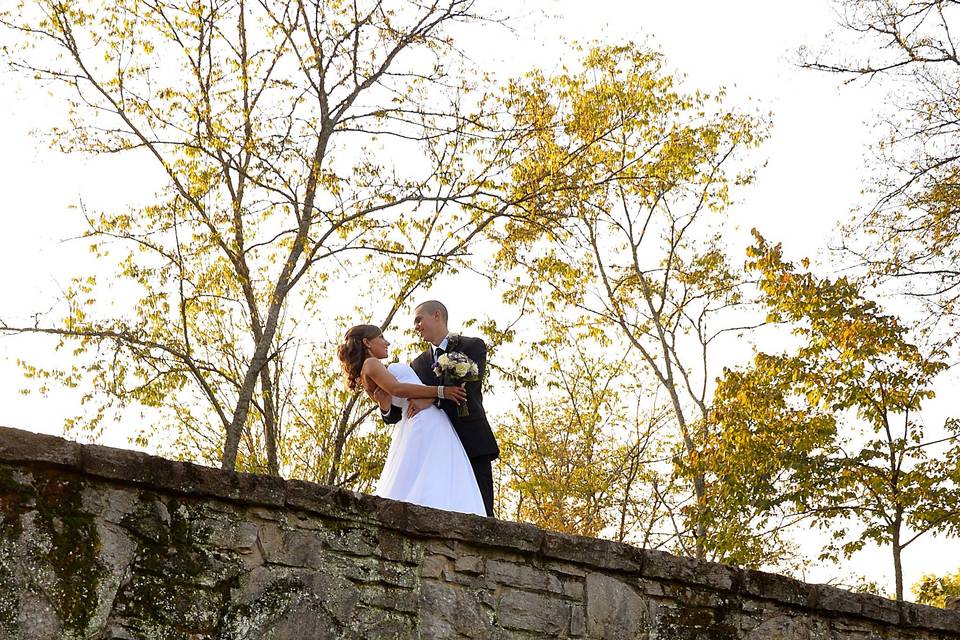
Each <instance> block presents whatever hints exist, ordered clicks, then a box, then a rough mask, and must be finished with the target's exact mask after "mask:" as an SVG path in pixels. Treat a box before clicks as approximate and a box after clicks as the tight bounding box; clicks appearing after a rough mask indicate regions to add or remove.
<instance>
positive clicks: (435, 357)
mask: <svg viewBox="0 0 960 640" xmlns="http://www.w3.org/2000/svg"><path fill="white" fill-rule="evenodd" d="M444 353H446V351H444V350H443V349H441V348H440V347H437V348H436V349H434V350H433V361H434V362H436V361H437V360H439V359H440V356H442V355H443V354H444Z"/></svg>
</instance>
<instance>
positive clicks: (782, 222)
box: [0, 0, 960, 586]
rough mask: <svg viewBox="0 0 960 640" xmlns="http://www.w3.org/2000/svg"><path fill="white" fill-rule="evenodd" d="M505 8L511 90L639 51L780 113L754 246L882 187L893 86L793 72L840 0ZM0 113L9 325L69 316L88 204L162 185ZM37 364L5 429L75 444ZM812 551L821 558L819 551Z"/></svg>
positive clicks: (880, 561)
mask: <svg viewBox="0 0 960 640" xmlns="http://www.w3.org/2000/svg"><path fill="white" fill-rule="evenodd" d="M480 4H481V5H482V4H483V3H482V2H481V3H480ZM497 5H499V7H500V8H501V9H503V10H505V11H509V12H510V13H511V14H514V15H517V17H516V18H515V19H514V21H513V23H512V24H513V30H512V31H511V30H507V29H503V28H498V27H495V26H491V27H489V28H485V29H483V30H475V29H472V30H470V31H469V32H468V37H467V40H466V41H465V42H463V43H462V46H463V48H464V50H465V51H466V52H467V53H468V55H470V56H471V57H472V58H473V59H475V60H476V61H477V62H478V63H479V64H481V66H483V67H484V68H489V69H493V70H495V71H496V72H497V74H498V75H499V76H500V77H502V78H505V77H507V76H509V75H513V74H518V73H521V72H523V71H524V70H526V69H528V68H530V67H531V66H534V65H536V66H540V67H542V68H544V69H546V70H547V71H549V70H551V69H555V68H558V67H559V66H560V65H561V64H562V63H563V62H564V61H570V58H569V55H570V54H569V47H568V46H567V45H568V43H570V42H574V41H579V42H581V43H589V42H590V41H592V40H602V41H605V42H615V41H622V40H633V41H636V42H640V43H647V44H649V45H651V46H653V47H656V48H658V49H660V50H661V51H662V52H663V53H664V54H665V57H666V60H667V66H668V69H671V70H674V71H676V72H679V73H682V74H684V75H685V76H686V82H687V83H688V85H689V87H697V88H701V89H704V90H707V91H714V90H716V89H717V88H718V87H720V86H723V87H725V88H726V89H727V92H728V103H729V104H734V105H743V106H745V107H748V108H753V109H756V110H757V111H759V112H761V113H767V112H771V113H772V123H773V127H772V131H771V137H770V139H769V140H768V141H767V142H766V143H765V144H764V145H763V146H762V147H761V148H760V149H759V151H758V152H757V154H758V156H759V157H760V158H762V159H764V160H766V162H767V164H766V166H765V167H764V168H763V169H761V170H760V172H759V174H758V179H757V182H756V184H755V185H753V186H752V187H750V188H748V189H746V190H744V191H742V192H741V193H740V200H739V202H738V203H737V204H736V206H735V207H734V208H733V209H732V211H731V216H732V218H733V219H734V220H735V221H736V223H737V224H738V225H739V226H740V227H741V229H743V231H744V236H746V233H745V232H746V231H748V230H749V229H750V228H751V227H757V228H759V229H760V231H761V232H762V233H763V234H764V235H765V236H766V237H767V238H768V239H769V240H771V241H775V242H783V243H784V245H785V248H786V253H787V256H788V257H789V258H790V259H797V258H799V257H802V256H811V257H816V256H818V255H820V254H821V252H822V250H823V248H824V247H825V246H826V245H827V243H828V241H829V239H830V238H831V235H832V234H834V233H835V228H836V225H837V223H838V222H839V221H840V220H841V219H842V218H844V216H846V215H847V213H848V211H849V210H850V209H851V207H853V206H855V205H856V204H857V203H858V202H859V198H860V195H859V192H860V189H861V187H862V185H863V182H864V180H865V179H867V174H866V172H865V171H866V170H865V168H864V158H865V153H866V146H867V145H868V144H869V143H870V142H871V141H872V140H873V139H874V137H875V135H876V132H875V131H874V130H873V128H872V122H873V121H874V119H875V117H874V115H875V113H876V112H877V110H878V109H880V108H882V106H883V104H882V101H883V96H884V94H883V92H882V91H881V90H880V88H879V87H864V86H861V85H853V86H847V87H841V86H840V84H839V79H838V78H836V77H831V76H826V75H822V74H817V73H813V72H809V71H803V70H800V69H798V68H797V67H796V66H795V65H794V64H793V62H792V60H793V58H794V57H795V56H794V54H795V51H796V50H797V48H798V47H799V46H800V45H803V44H806V45H809V46H810V47H811V48H814V49H816V48H818V47H819V46H820V45H821V44H822V43H823V42H824V41H825V38H826V37H827V34H828V32H829V31H830V30H831V29H834V28H835V18H834V15H833V13H832V10H831V7H830V4H829V3H828V2H826V1H825V0H805V1H804V2H796V1H792V2H788V1H786V0H725V1H723V2H717V1H716V0H695V1H694V0H674V1H671V2H664V1H662V0H660V1H656V2H654V1H650V0H593V1H592V2H583V1H582V0H555V1H552V0H539V1H536V2H526V3H517V2H511V1H510V0H497V3H495V5H494V6H497ZM518 7H519V8H518ZM0 104H3V105H4V106H3V111H2V117H0V140H2V141H3V143H4V149H3V153H2V154H0V187H2V193H3V200H2V203H3V204H2V211H3V233H2V234H0V301H2V302H0V317H3V318H4V319H8V320H11V321H12V320H18V321H22V320H23V318H24V317H26V316H27V315H29V313H37V312H44V311H46V310H48V309H49V308H50V307H51V306H52V305H54V304H56V303H57V300H58V292H59V290H60V287H61V286H62V285H65V283H66V282H67V281H68V280H69V278H70V275H71V274H72V273H75V272H76V271H77V270H83V269H88V268H92V262H91V258H90V256H89V254H88V252H87V248H86V245H85V243H82V242H68V241H66V240H67V239H69V238H71V237H74V236H76V235H77V234H78V233H79V232H80V231H81V229H82V225H81V218H80V212H79V210H78V209H77V208H76V207H79V205H80V204H81V202H84V203H87V204H88V205H90V206H91V208H92V209H97V208H102V207H109V206H122V205H123V204H124V203H129V202H135V201H137V200H139V199H140V198H143V197H149V195H150V193H152V191H153V188H152V187H151V188H145V187H144V184H145V183H148V178H149V168H148V167H147V166H146V165H140V164H137V163H136V162H130V161H128V160H127V159H120V158H109V157H108V158H94V159H90V158H84V157H80V156H64V155H62V154H60V153H57V152H54V151H51V150H50V149H48V148H47V147H46V145H45V144H44V143H43V142H42V141H41V140H40V139H39V138H38V137H36V136H33V135H31V130H33V129H39V130H44V129H46V128H48V127H50V126H51V125H53V124H55V123H58V118H59V117H60V116H61V115H62V113H61V105H59V104H58V103H57V102H56V101H55V100H54V99H52V98H50V97H49V96H48V95H47V92H46V89H45V88H44V87H42V86H39V85H36V84H32V83H30V82H23V81H21V80H19V79H15V78H14V77H13V76H12V74H11V73H10V72H9V71H7V70H6V69H4V70H3V71H2V72H0ZM71 207H73V208H71ZM430 293H431V294H432V295H433V296H435V297H439V298H441V299H444V300H448V301H453V304H452V306H454V307H457V306H458V305H459V306H460V307H466V306H468V305H470V304H473V305H476V304H478V302H477V299H476V297H474V298H472V299H471V300H470V301H468V300H466V299H465V298H464V295H463V293H462V291H461V288H460V287H458V286H457V282H455V281H451V280H449V279H446V280H441V281H440V282H438V283H437V285H436V286H435V287H434V288H433V290H432V291H431V292H430ZM475 293H476V292H475V291H474V290H471V295H473V296H475ZM494 295H495V294H490V296H491V300H490V304H491V305H495V304H496V300H494V299H493V296H494ZM28 356H29V357H30V358H31V359H34V360H37V359H40V360H47V361H49V362H51V363H54V362H62V361H63V360H62V359H63V357H64V356H62V355H55V354H53V353H52V350H51V343H50V341H49V340H47V339H44V338H29V337H28V338H23V337H17V338H9V337H8V338H0V425H4V426H13V427H19V428H25V429H31V430H35V431H43V432H48V433H59V432H60V430H61V425H62V420H63V418H64V417H65V416H66V415H70V414H72V413H75V412H76V411H77V406H76V404H77V402H78V398H79V396H78V394H76V393H73V392H59V391H58V392H54V393H52V394H51V395H50V396H49V397H48V398H41V397H39V396H37V395H36V394H33V395H29V396H23V395H20V394H19V392H18V390H19V388H20V387H21V374H20V372H19V370H18V368H17V367H16V364H15V361H16V358H18V357H28ZM947 409H948V407H946V405H945V403H943V404H938V405H936V407H935V409H934V411H933V412H932V414H931V417H930V418H929V419H930V420H932V421H936V420H942V415H945V412H946V411H947ZM125 438H126V436H125V435H124V434H123V433H122V432H118V431H112V432H111V433H110V434H108V435H107V436H106V437H105V439H104V442H105V443H106V444H111V445H114V446H129V445H128V444H127V442H126V439H125ZM918 544H920V545H922V546H918V547H917V548H916V549H912V550H910V551H908V552H907V553H906V556H905V562H906V583H907V585H908V586H909V584H910V583H912V582H913V581H915V580H916V579H917V578H918V577H919V576H920V575H921V574H922V573H924V572H933V571H936V572H943V571H945V570H955V569H956V566H947V567H945V566H943V558H944V557H945V554H949V555H952V556H953V557H958V556H960V553H957V551H958V548H960V543H957V542H956V541H953V542H949V543H947V542H943V541H940V542H933V541H931V542H927V543H918ZM807 545H808V548H809V549H810V551H811V552H812V555H816V549H815V548H814V547H815V546H816V541H815V539H811V541H810V542H809V543H807ZM888 564H889V562H888V561H887V558H886V555H885V554H884V553H880V552H864V553H862V554H860V555H859V556H858V557H857V558H856V559H855V560H854V561H853V562H852V563H850V566H849V567H846V569H849V570H850V571H851V572H854V573H863V574H867V575H868V576H869V577H871V578H873V579H875V580H878V581H881V582H883V581H885V580H886V577H887V576H888V575H889V571H888V570H887V569H886V567H887V565H888ZM836 576H837V570H836V569H835V568H827V569H823V570H818V569H814V570H812V571H811V573H810V575H808V579H809V580H811V581H818V580H828V579H832V578H834V577H836Z"/></svg>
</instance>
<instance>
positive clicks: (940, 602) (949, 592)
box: [913, 571, 960, 607]
mask: <svg viewBox="0 0 960 640" xmlns="http://www.w3.org/2000/svg"><path fill="white" fill-rule="evenodd" d="M913 595H914V596H916V598H917V602H919V603H920V604H928V605H930V606H932V607H946V606H947V598H960V571H956V572H954V573H947V574H944V575H942V576H937V575H933V574H927V575H925V576H923V577H922V578H920V580H918V581H917V583H916V584H914V585H913Z"/></svg>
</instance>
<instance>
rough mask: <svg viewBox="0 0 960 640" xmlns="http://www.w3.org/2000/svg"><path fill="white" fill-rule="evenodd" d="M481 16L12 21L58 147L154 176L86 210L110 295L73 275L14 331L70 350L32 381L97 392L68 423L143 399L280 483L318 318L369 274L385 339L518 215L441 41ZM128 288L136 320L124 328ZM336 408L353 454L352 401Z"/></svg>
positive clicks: (16, 16)
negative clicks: (289, 411)
mask: <svg viewBox="0 0 960 640" xmlns="http://www.w3.org/2000/svg"><path fill="white" fill-rule="evenodd" d="M473 5H474V2H473V1H472V0H444V1H442V2H432V3H427V4H423V3H419V2H405V3H400V4H399V5H398V6H397V7H396V8H389V7H387V6H385V5H384V4H383V3H381V2H374V1H370V2H359V1H357V2H321V1H310V2H305V1H303V0H282V1H280V2H273V1H271V2H265V1H252V0H223V1H218V2H201V1H199V0H157V1H150V2H144V1H142V0H117V1H116V2H111V3H109V4H108V5H106V6H103V5H102V3H99V2H93V1H84V0H22V1H21V2H19V3H18V5H17V6H16V7H15V8H14V9H12V10H6V11H4V12H3V13H2V14H0V19H2V23H3V24H4V26H5V27H7V28H8V30H10V32H11V33H12V34H13V35H14V36H15V37H16V39H17V41H18V43H19V44H18V46H14V47H12V48H8V49H7V50H6V53H7V56H8V59H9V60H10V62H11V64H13V65H14V67H16V68H17V69H19V70H21V71H23V72H24V73H25V74H28V75H31V76H34V77H36V78H37V79H39V80H41V81H45V82H47V81H49V82H51V83H52V86H53V87H54V88H55V89H56V90H57V91H58V93H57V95H58V96H61V97H63V98H65V99H66V100H67V101H68V103H69V107H70V114H69V118H68V122H67V126H64V127H58V128H55V129H53V131H52V141H53V143H54V144H55V145H57V146H59V147H61V148H64V149H65V150H69V151H77V152H83V153H90V154H126V155H129V156H131V157H132V158H135V159H148V160H149V161H151V162H153V163H154V166H155V167H156V168H157V170H158V175H159V178H157V179H156V181H155V182H153V183H151V185H149V187H148V186H147V185H145V191H147V190H150V189H157V196H156V199H155V200H153V201H150V202H148V203H147V204H145V205H141V206H133V207H131V208H130V209H129V210H128V211H122V212H115V211H109V212H90V213H88V212H84V213H85V215H86V216H87V222H88V225H89V230H88V232H87V233H86V234H85V238H87V239H88V240H89V241H90V243H91V250H92V251H94V252H96V254H97V256H98V257H100V258H102V259H103V260H104V261H109V260H113V259H114V258H116V257H117V254H118V253H119V258H118V259H117V260H116V263H115V266H116V273H115V275H114V276H113V277H112V278H103V277H100V278H98V277H96V276H95V275H94V274H81V275H79V276H78V277H77V278H76V279H75V280H74V282H73V283H72V285H71V286H70V287H69V288H68V290H67V291H66V294H65V302H66V310H65V312H64V313H63V314H62V315H61V316H60V317H57V318H53V319H52V321H49V322H47V323H46V324H39V323H38V324H36V325H30V324H29V323H26V322H24V323H19V324H18V323H14V322H9V321H4V322H0V329H2V330H3V331H6V332H40V333H49V334H52V335H54V336H57V337H58V338H59V340H60V342H59V346H60V347H66V346H68V345H69V346H71V347H73V348H74V357H75V359H76V360H77V362H78V363H79V364H76V365H74V366H73V367H72V368H71V369H70V370H66V371H58V370H56V369H52V370H51V369H43V368H40V367H37V366H34V365H31V364H30V363H25V368H26V371H27V374H28V375H29V376H32V377H35V378H42V379H44V380H45V381H51V380H52V381H57V382H60V383H62V384H67V385H82V387H83V389H84V390H85V395H84V400H85V401H88V402H92V403H94V404H95V405H96V410H95V411H94V412H93V417H92V418H90V419H86V420H84V421H81V422H77V423H74V424H75V425H76V426H82V427H86V428H92V429H97V428H99V427H102V420H103V417H104V415H105V414H106V412H107V411H108V410H109V409H110V408H111V407H114V408H121V409H122V408H124V407H127V406H131V405H133V406H137V405H139V406H141V407H146V408H148V409H150V410H153V411H155V412H156V413H157V414H159V417H153V416H151V418H152V419H154V420H156V422H155V431H166V430H168V429H169V428H171V427H172V428H173V430H174V431H175V432H176V433H178V434H179V438H180V440H179V442H180V443H181V444H183V445H184V446H187V447H189V449H190V451H191V452H193V454H194V455H199V456H200V457H201V458H204V459H209V460H219V461H220V462H221V463H222V466H223V467H224V468H226V469H234V468H235V467H236V466H237V465H238V463H239V465H240V466H241V467H242V468H253V469H257V468H262V467H261V466H260V462H258V457H259V451H258V449H260V448H262V449H263V450H265V457H266V460H265V467H266V470H268V471H269V472H270V473H274V474H276V473H278V472H279V467H280V461H279V459H278V446H279V445H278V439H279V436H278V434H279V433H280V431H281V430H282V425H281V424H280V423H279V420H280V416H281V414H283V412H284V411H283V406H281V405H282V404H284V403H286V404H289V402H290V400H291V398H292V397H294V395H295V394H294V390H295V389H296V388H298V385H299V388H302V384H300V382H299V381H298V380H297V379H296V378H295V377H292V376H294V370H295V369H296V367H295V366H294V364H293V362H292V359H294V358H295V357H296V356H297V355H298V354H299V353H300V347H301V346H302V342H303V338H302V335H303V334H302V332H303V331H304V330H306V328H307V327H308V320H309V318H311V317H313V316H316V315H323V314H327V317H330V316H331V315H332V314H330V313H329V307H330V305H331V304H332V300H333V299H334V298H335V294H336V292H335V291H331V286H333V285H332V283H336V282H337V281H338V280H342V279H344V278H347V277H356V276H357V274H359V273H362V271H361V266H362V265H364V264H366V265H367V269H369V272H370V273H375V272H380V273H382V274H383V277H384V278H386V279H389V278H394V279H395V280H394V282H395V284H396V285H397V288H396V289H395V290H394V291H392V292H390V294H389V295H388V299H390V300H392V301H393V310H392V311H390V312H389V313H387V318H386V320H385V325H387V324H389V323H390V321H391V319H392V317H393V314H395V313H396V311H397V309H399V308H400V307H402V305H403V304H404V303H405V301H406V299H407V297H408V296H409V295H410V293H411V292H413V291H415V290H416V289H417V287H418V286H421V284H422V283H424V282H429V278H430V277H431V275H436V274H437V273H438V272H440V271H442V270H443V269H445V268H447V266H448V265H449V264H450V262H451V261H454V260H456V259H457V257H458V256H460V255H461V254H462V253H463V252H464V251H465V249H466V247H468V246H469V245H470V243H471V242H472V241H473V240H474V239H475V238H476V237H477V236H478V234H479V233H480V232H481V231H482V230H483V228H484V227H485V226H486V225H489V224H490V223H491V222H492V221H493V220H495V219H497V218H498V217H499V216H501V215H504V214H505V212H506V211H507V210H508V209H509V208H510V207H511V206H512V204H513V203H512V202H509V201H507V200H506V199H505V198H503V197H502V190H501V191H498V190H497V189H498V188H499V185H500V184H502V180H501V179H500V177H499V176H500V175H501V174H502V172H503V170H504V169H503V163H504V161H505V160H506V159H507V158H508V155H509V154H508V150H504V149H503V148H502V147H499V146H497V145H496V144H494V142H495V136H494V135H493V133H494V131H492V130H490V129H488V128H487V126H488V120H489V118H488V115H489V114H488V113H487V110H486V107H485V103H484V98H483V96H484V92H483V91H482V90H478V91H475V90H474V89H475V87H474V83H473V81H474V79H476V81H477V82H481V83H482V82H484V78H483V77H482V75H480V74H474V73H471V72H467V71H465V70H464V68H463V65H461V64H459V63H458V62H457V61H458V60H462V58H458V57H457V56H456V55H455V47H454V43H453V41H452V39H451V37H450V36H449V31H448V27H449V26H450V25H452V24H455V23H461V22H475V21H478V20H480V19H481V18H479V17H478V16H477V15H475V14H474V13H473ZM468 79H469V81H468ZM498 133H499V132H498ZM485 141H489V142H490V144H486V145H485V144H484V143H485ZM519 197H520V198H521V199H522V198H523V197H525V196H522V195H520V196H519ZM377 256H380V257H381V258H382V259H381V260H380V261H379V262H377V261H376V257H377ZM364 260H367V262H364ZM116 281H120V282H121V283H122V284H121V285H120V286H122V287H123V288H124V290H125V291H129V292H130V295H131V296H132V298H133V303H132V304H131V305H129V306H127V307H125V308H119V309H116V310H111V309H107V308H106V305H104V304H102V302H101V301H102V300H103V299H104V298H109V297H112V296H111V295H110V294H109V293H107V291H106V290H107V289H108V288H109V287H110V286H111V285H113V284H114V283H115V282H116ZM83 358H86V360H83ZM280 385H284V388H280ZM341 400H343V401H344V404H343V408H342V410H341V412H340V421H339V424H340V431H339V432H338V435H337V437H336V438H335V442H336V446H338V447H339V448H340V449H339V450H341V451H342V448H343V443H344V438H345V437H346V432H347V431H349V429H348V427H349V426H350V425H353V424H355V423H356V419H355V418H356V414H355V413H354V406H355V404H356V399H355V398H352V399H351V398H346V399H343V398H340V399H338V402H339V401H341ZM258 424H259V426H260V427H261V430H262V434H263V435H262V438H260V437H256V436H255V433H256V431H257V429H255V427H256V426H257V425H258ZM149 435H150V433H149V432H147V433H144V434H142V435H141V437H142V438H146V437H148V436H149ZM244 443H246V446H245V453H244V450H243V448H242V445H243V444H244ZM335 454H336V455H335V459H334V460H332V461H331V467H330V471H329V473H328V475H327V478H328V479H330V478H333V477H335V476H336V475H337V473H336V464H337V462H336V460H337V459H338V455H339V454H338V453H336V452H335Z"/></svg>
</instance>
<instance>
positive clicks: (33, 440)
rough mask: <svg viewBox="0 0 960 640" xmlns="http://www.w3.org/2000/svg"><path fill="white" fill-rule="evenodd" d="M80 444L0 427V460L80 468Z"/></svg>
mask: <svg viewBox="0 0 960 640" xmlns="http://www.w3.org/2000/svg"><path fill="white" fill-rule="evenodd" d="M81 448H82V445H80V444H77V443H76V442H71V441H69V440H64V439H63V438H58V437H56V436H50V435H46V434H42V433H33V432H32V431H24V430H22V429H11V428H9V427H0V461H3V462H22V463H33V462H37V463H42V464H52V465H57V466H62V467H70V468H72V469H79V468H80V450H81Z"/></svg>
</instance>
